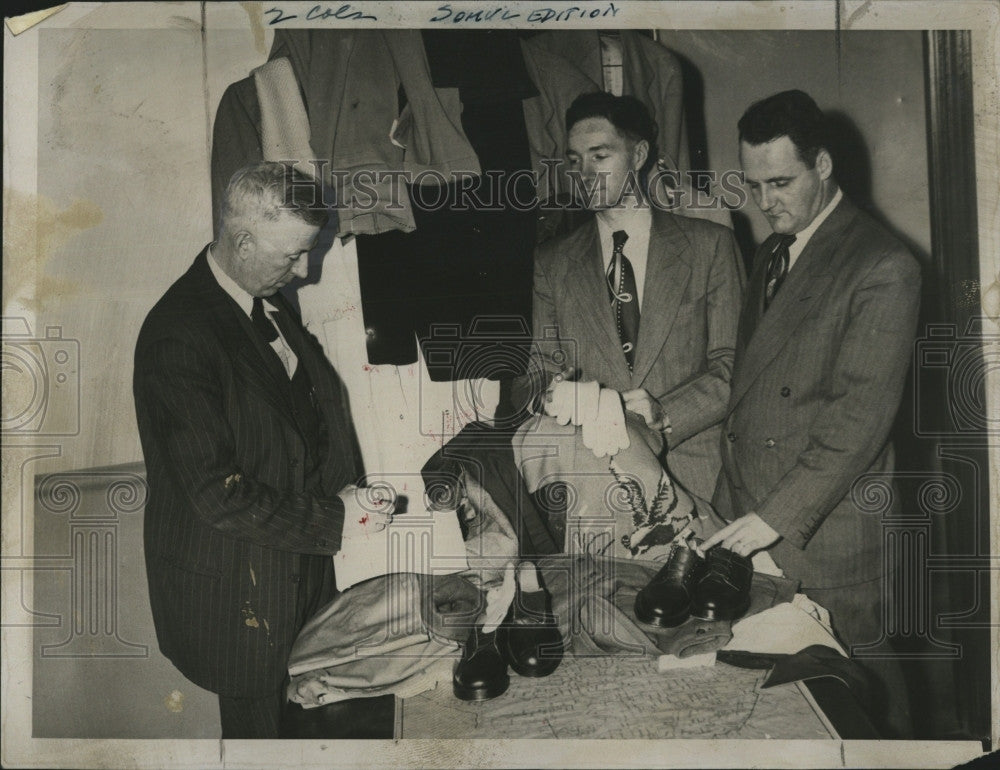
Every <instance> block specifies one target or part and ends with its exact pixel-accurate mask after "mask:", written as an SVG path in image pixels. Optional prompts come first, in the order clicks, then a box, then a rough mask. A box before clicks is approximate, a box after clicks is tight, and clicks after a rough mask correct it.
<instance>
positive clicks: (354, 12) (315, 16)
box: [264, 3, 378, 27]
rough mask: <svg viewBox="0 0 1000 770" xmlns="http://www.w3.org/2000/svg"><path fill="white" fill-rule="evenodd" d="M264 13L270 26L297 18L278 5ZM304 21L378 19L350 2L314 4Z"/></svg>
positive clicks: (297, 16) (296, 15)
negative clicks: (333, 4) (337, 6)
mask: <svg viewBox="0 0 1000 770" xmlns="http://www.w3.org/2000/svg"><path fill="white" fill-rule="evenodd" d="M264 13H265V15H269V16H270V17H271V18H270V19H269V20H268V22H267V23H268V24H269V25H270V26H272V27H273V26H274V25H275V24H281V22H283V21H292V20H293V19H297V18H299V15H298V14H297V13H285V12H284V10H282V9H281V8H280V7H278V6H274V7H272V8H268V9H267V10H266V11H264ZM303 18H304V19H305V20H306V21H324V20H326V19H341V20H344V21H355V20H363V21H378V17H377V16H372V15H371V14H370V13H365V12H364V11H361V10H359V9H357V8H355V7H354V6H352V5H351V4H350V3H344V4H343V5H341V6H340V7H339V8H336V9H334V8H332V7H331V6H325V7H324V6H322V5H314V6H313V7H312V8H310V9H309V11H308V13H306V15H305V16H304V17H303Z"/></svg>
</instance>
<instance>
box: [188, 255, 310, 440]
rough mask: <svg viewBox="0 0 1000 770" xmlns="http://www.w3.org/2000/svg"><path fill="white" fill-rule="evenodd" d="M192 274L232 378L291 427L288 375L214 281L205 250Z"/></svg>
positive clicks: (292, 420) (293, 422) (237, 306)
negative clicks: (226, 353) (228, 356)
mask: <svg viewBox="0 0 1000 770" xmlns="http://www.w3.org/2000/svg"><path fill="white" fill-rule="evenodd" d="M194 271H195V273H196V275H195V276H193V277H194V279H195V285H196V286H197V291H198V292H199V301H200V302H201V303H202V304H203V306H204V307H206V308H207V309H208V311H209V312H210V313H211V315H212V317H213V318H214V324H213V325H214V327H215V331H216V333H217V334H218V335H219V338H220V340H221V342H222V345H223V347H224V348H225V349H226V350H228V351H231V354H232V361H233V367H234V369H235V372H236V375H237V376H238V377H239V378H240V379H241V380H242V382H243V385H244V386H245V387H247V388H249V389H252V390H255V391H257V392H258V393H259V394H260V395H261V396H262V397H263V398H264V399H265V400H266V401H267V402H269V403H270V404H271V405H272V406H273V407H274V409H275V411H277V412H278V413H279V414H281V415H282V416H283V417H284V418H285V420H287V421H288V423H289V424H290V425H292V426H293V427H294V426H295V421H294V418H293V417H292V415H291V413H290V411H289V404H288V395H287V392H288V374H287V373H286V372H285V370H284V368H283V367H282V365H281V362H280V361H279V360H278V357H277V356H276V355H275V354H274V351H273V350H272V349H271V347H270V345H268V344H267V343H266V342H264V340H263V339H262V338H261V336H260V334H258V333H257V330H256V329H254V327H253V324H252V323H251V321H250V318H249V317H248V316H247V314H246V313H244V312H243V309H242V308H241V307H240V306H239V305H237V304H236V302H235V301H234V300H233V298H232V297H230V296H229V295H228V294H226V292H225V290H224V289H223V288H222V287H221V286H219V282H218V281H216V280H215V276H214V275H212V271H211V269H210V268H209V266H208V254H207V250H206V251H204V252H202V253H201V254H200V255H199V257H198V259H197V260H196V261H195V265H194Z"/></svg>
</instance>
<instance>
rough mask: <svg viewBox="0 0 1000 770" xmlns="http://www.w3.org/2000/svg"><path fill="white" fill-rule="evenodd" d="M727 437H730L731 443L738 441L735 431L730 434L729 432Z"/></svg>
mask: <svg viewBox="0 0 1000 770" xmlns="http://www.w3.org/2000/svg"><path fill="white" fill-rule="evenodd" d="M726 438H727V439H729V443H730V444H735V443H736V434H735V433H729V434H727V435H726Z"/></svg>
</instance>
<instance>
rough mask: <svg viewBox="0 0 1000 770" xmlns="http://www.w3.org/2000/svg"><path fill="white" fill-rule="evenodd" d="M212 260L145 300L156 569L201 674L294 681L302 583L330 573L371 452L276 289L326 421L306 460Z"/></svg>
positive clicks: (149, 551)
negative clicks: (325, 439) (312, 460)
mask: <svg viewBox="0 0 1000 770" xmlns="http://www.w3.org/2000/svg"><path fill="white" fill-rule="evenodd" d="M206 257H207V249H206V250H205V251H203V252H202V253H201V254H200V255H199V256H198V257H197V259H196V260H195V262H194V264H193V265H192V266H191V268H190V269H189V270H188V271H187V272H186V273H185V274H184V275H183V276H182V277H181V278H180V279H178V280H177V281H176V282H175V283H174V285H173V286H171V288H170V289H169V290H168V291H167V292H166V294H165V295H164V296H163V298H162V299H161V300H160V301H159V302H158V303H157V304H156V305H155V307H154V308H153V309H152V310H151V311H150V313H149V315H148V316H147V318H146V321H145V323H144V324H143V326H142V329H141V331H140V333H139V340H138V343H137V346H136V352H135V376H134V396H135V406H136V415H137V418H138V424H139V434H140V437H141V440H142V449H143V455H144V457H145V462H146V468H147V477H148V480H149V501H148V504H147V506H146V512H145V520H144V527H145V529H144V541H145V554H146V569H147V577H148V581H149V597H150V605H151V607H152V611H153V620H154V623H155V626H156V634H157V640H158V642H159V645H160V649H161V650H162V651H163V653H164V655H166V656H167V657H168V658H169V659H170V660H171V661H173V663H174V664H175V665H176V666H177V667H178V668H179V669H180V671H181V672H182V673H183V674H184V675H185V676H187V677H188V678H189V679H190V680H191V681H193V682H194V683H195V684H198V685H199V686H201V687H204V688H206V689H208V690H211V691H213V692H217V693H219V694H220V695H226V696H231V697H249V696H253V695H264V694H269V693H273V692H274V691H275V689H276V688H278V687H280V685H281V682H282V681H283V680H284V677H285V674H286V673H287V671H286V669H287V662H288V653H289V650H290V649H291V645H292V642H293V641H294V638H295V636H296V634H297V633H298V630H299V626H300V625H301V622H303V621H304V618H300V617H297V613H298V614H301V603H302V599H303V598H304V597H303V596H301V595H300V590H302V591H305V590H307V589H306V586H307V585H308V586H315V585H316V583H317V581H318V580H319V579H320V578H319V577H317V576H320V577H321V576H322V575H323V574H324V573H326V576H327V577H328V578H329V577H330V573H329V571H330V570H332V560H331V559H330V555H331V554H334V553H336V552H337V550H338V549H339V547H340V538H341V531H342V529H343V517H344V507H343V503H342V501H341V500H340V499H339V498H338V497H337V496H336V494H337V492H338V491H340V490H341V489H342V488H343V487H344V486H345V485H346V484H347V483H350V482H356V481H357V479H358V477H359V472H360V464H359V461H358V459H357V458H358V455H357V454H356V451H355V447H356V438H355V437H354V435H353V429H352V427H351V421H350V416H349V413H348V405H347V400H346V394H345V393H344V392H343V389H342V386H341V383H340V380H339V378H338V377H337V375H336V373H335V372H334V370H333V368H332V367H331V366H330V365H329V363H328V362H327V361H326V359H325V358H324V356H323V353H322V350H321V348H320V347H319V343H318V342H317V341H316V340H315V339H314V338H312V337H311V336H310V335H309V334H308V333H307V332H306V331H305V330H304V329H303V327H302V326H301V323H300V322H299V320H298V318H297V316H296V315H295V313H294V311H293V310H292V309H291V307H290V306H288V303H287V302H284V300H282V299H280V298H278V300H277V301H278V302H279V303H283V306H282V309H283V310H284V311H285V312H283V313H282V314H280V315H279V316H278V318H279V323H280V324H281V327H282V333H283V334H284V335H285V338H286V339H287V340H289V342H290V344H292V347H293V348H294V349H297V351H301V355H300V356H299V365H300V366H304V367H305V371H306V372H308V374H309V377H310V379H311V381H312V386H313V389H314V391H315V394H316V401H317V405H318V408H319V409H320V410H321V411H322V414H323V417H324V419H325V421H326V425H327V428H328V432H329V445H328V451H327V452H326V455H325V457H322V458H321V463H320V465H319V467H318V468H317V469H316V470H315V471H314V472H312V473H306V472H304V468H303V466H304V465H305V459H306V456H305V453H306V445H305V441H304V439H303V437H302V435H301V433H300V432H299V429H298V427H297V426H296V423H295V419H294V416H293V414H292V402H291V388H290V385H289V379H288V376H287V374H286V372H285V370H284V369H283V368H282V366H281V364H280V362H279V361H278V359H277V357H276V356H274V355H273V352H272V351H270V350H269V349H268V345H267V343H265V342H264V340H263V339H262V338H261V336H260V335H259V334H258V333H257V332H256V331H255V330H254V328H253V326H252V324H251V322H250V319H249V318H248V317H247V315H246V313H245V312H244V311H243V310H242V309H241V308H240V307H239V306H238V305H237V304H236V303H235V302H234V301H233V300H232V298H231V297H229V295H228V294H226V292H225V291H224V290H223V289H222V287H220V286H219V284H218V282H217V281H216V280H215V277H214V276H213V275H212V273H211V269H210V268H209V265H208V261H207V258H206ZM327 584H328V585H332V580H327ZM308 590H312V588H310V589H308ZM314 598H317V597H314ZM318 598H319V599H323V598H326V599H329V598H332V593H331V595H330V596H327V597H318ZM297 607H298V610H297Z"/></svg>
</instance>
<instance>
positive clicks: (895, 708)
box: [803, 579, 913, 738]
mask: <svg viewBox="0 0 1000 770" xmlns="http://www.w3.org/2000/svg"><path fill="white" fill-rule="evenodd" d="M803 591H804V593H806V595H808V596H809V598H810V599H812V600H813V601H815V602H816V603H817V604H819V605H821V606H822V607H825V608H826V609H827V610H829V612H830V621H831V623H832V624H833V630H834V632H835V633H836V634H837V637H838V638H839V639H840V641H841V643H842V644H843V645H844V647H845V649H846V650H847V651H848V653H850V655H851V659H852V660H854V661H857V663H859V664H860V665H861V666H862V667H864V669H865V670H866V671H867V672H868V673H869V674H871V676H872V678H873V679H874V680H875V681H874V684H875V685H876V686H875V689H874V691H873V692H872V694H871V697H870V698H869V702H868V703H866V704H864V705H865V707H866V709H867V710H868V715H869V717H871V720H872V722H873V723H874V724H875V726H876V728H878V730H879V732H880V733H881V734H882V735H883V736H884V737H886V738H910V737H912V733H913V723H912V720H911V717H910V702H909V691H908V688H907V685H906V678H905V677H904V674H903V665H902V662H901V660H900V659H899V658H898V657H893V649H892V646H891V643H890V641H889V640H888V639H886V640H885V641H882V642H881V643H879V641H880V640H881V639H882V637H883V635H884V631H883V622H882V607H883V605H884V604H885V602H886V601H887V599H886V596H885V594H884V591H883V581H882V580H881V579H878V580H872V581H870V582H868V583H861V584H859V585H855V586H847V587H844V588H827V589H823V588H804V589H803ZM876 645H877V646H876ZM873 653H877V654H878V655H879V657H874V656H873ZM882 656H886V657H882Z"/></svg>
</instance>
